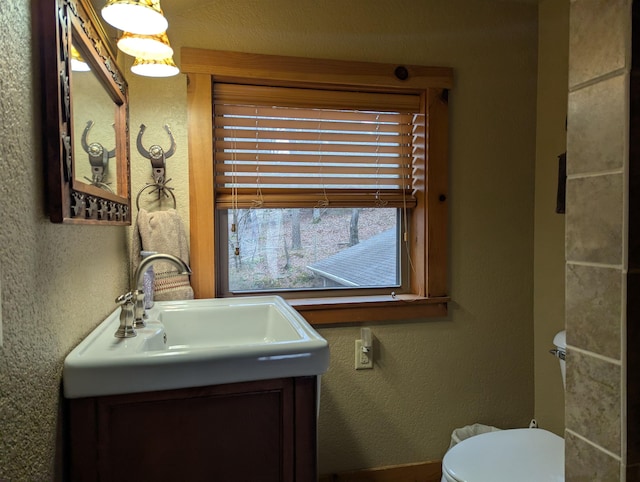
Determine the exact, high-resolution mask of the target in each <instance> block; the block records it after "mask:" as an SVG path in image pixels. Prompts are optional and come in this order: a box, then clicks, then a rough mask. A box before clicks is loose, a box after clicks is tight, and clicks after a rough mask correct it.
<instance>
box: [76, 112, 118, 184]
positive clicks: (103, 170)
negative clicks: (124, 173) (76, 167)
mask: <svg viewBox="0 0 640 482" xmlns="http://www.w3.org/2000/svg"><path fill="white" fill-rule="evenodd" d="M93 125H94V122H93V121H92V120H90V121H88V122H87V125H86V127H85V128H84V131H83V132H82V141H81V142H82V148H83V149H84V152H86V153H87V154H88V155H89V164H90V165H91V179H89V178H88V177H86V176H85V177H84V178H85V179H86V180H87V181H89V182H90V183H91V184H92V185H93V186H97V187H99V188H102V189H106V190H107V191H109V192H113V189H111V187H109V184H110V183H109V182H107V174H108V168H109V159H111V158H113V157H115V155H116V149H115V147H114V148H113V149H111V150H110V151H108V150H107V149H105V148H104V146H103V145H102V144H100V143H99V142H92V143H91V144H89V143H88V142H87V137H88V135H89V131H90V130H91V128H92V127H93ZM112 126H113V128H114V129H115V124H112Z"/></svg>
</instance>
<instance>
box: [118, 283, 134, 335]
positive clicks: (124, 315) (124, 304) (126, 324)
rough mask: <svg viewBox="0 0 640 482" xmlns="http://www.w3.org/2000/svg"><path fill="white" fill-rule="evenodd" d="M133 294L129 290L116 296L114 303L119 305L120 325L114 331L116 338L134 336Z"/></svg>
mask: <svg viewBox="0 0 640 482" xmlns="http://www.w3.org/2000/svg"><path fill="white" fill-rule="evenodd" d="M132 298H133V294H132V293H131V292H129V293H126V294H124V295H120V296H118V297H117V298H116V303H118V304H119V305H121V308H120V326H119V327H118V329H117V330H116V332H115V333H114V336H115V337H116V338H133V337H134V336H136V330H135V328H134V327H133V319H134V314H133V308H134V305H133V301H132Z"/></svg>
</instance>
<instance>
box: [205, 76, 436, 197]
mask: <svg viewBox="0 0 640 482" xmlns="http://www.w3.org/2000/svg"><path fill="white" fill-rule="evenodd" d="M213 104H214V110H213V112H214V185H215V193H216V197H215V205H216V208H218V209H229V208H232V207H239V208H246V207H252V206H260V207H278V208H285V207H316V206H319V205H321V206H331V207H371V206H378V207H413V206H415V204H416V200H415V197H414V186H413V172H414V165H415V164H416V163H415V161H416V160H417V159H419V158H422V159H423V158H424V150H425V148H424V131H425V122H424V115H422V114H420V113H419V112H420V96H419V95H413V94H388V93H376V92H373V93H370V92H350V91H335V90H317V89H304V88H286V87H265V86H252V85H237V84H219V83H216V84H215V85H214V90H213Z"/></svg>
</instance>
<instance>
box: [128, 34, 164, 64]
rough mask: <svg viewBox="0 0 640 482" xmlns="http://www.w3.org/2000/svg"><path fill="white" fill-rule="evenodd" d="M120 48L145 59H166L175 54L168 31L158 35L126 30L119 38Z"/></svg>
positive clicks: (133, 55)
mask: <svg viewBox="0 0 640 482" xmlns="http://www.w3.org/2000/svg"><path fill="white" fill-rule="evenodd" d="M118 48H119V49H120V50H122V51H123V52H124V53H125V54H128V55H131V56H132V57H140V58H143V59H166V58H169V57H171V56H172V55H173V49H172V48H171V45H170V44H169V37H167V33H166V32H162V33H160V34H157V35H141V34H137V33H131V32H125V33H123V34H122V37H120V39H119V40H118Z"/></svg>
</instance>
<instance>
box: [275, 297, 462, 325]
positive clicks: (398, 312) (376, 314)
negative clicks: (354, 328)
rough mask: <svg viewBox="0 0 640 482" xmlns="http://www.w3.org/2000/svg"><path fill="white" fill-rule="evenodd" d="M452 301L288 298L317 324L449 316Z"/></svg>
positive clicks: (444, 298)
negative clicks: (448, 310) (448, 311)
mask: <svg viewBox="0 0 640 482" xmlns="http://www.w3.org/2000/svg"><path fill="white" fill-rule="evenodd" d="M448 301H449V298H447V297H441V298H424V297H420V296H416V295H397V296H394V297H391V296H356V297H349V298H342V297H341V298H315V299H314V298H303V299H289V300H287V302H288V303H289V304H290V305H291V306H293V308H295V309H296V310H297V311H298V312H299V313H300V314H301V315H302V316H303V317H304V318H305V319H306V320H307V322H309V323H310V324H311V325H314V326H319V325H337V324H346V323H363V322H371V321H407V320H415V319H420V318H436V317H443V316H446V315H447V303H448Z"/></svg>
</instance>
